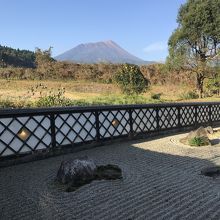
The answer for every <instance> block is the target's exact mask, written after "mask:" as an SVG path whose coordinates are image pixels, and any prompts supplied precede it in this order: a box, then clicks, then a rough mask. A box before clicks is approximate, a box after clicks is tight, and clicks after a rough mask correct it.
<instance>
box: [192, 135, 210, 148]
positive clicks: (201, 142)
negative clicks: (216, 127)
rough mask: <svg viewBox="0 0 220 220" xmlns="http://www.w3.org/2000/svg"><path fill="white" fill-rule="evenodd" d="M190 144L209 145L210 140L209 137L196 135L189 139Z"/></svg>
mask: <svg viewBox="0 0 220 220" xmlns="http://www.w3.org/2000/svg"><path fill="white" fill-rule="evenodd" d="M189 145H190V146H197V147H198V146H205V145H209V140H208V138H207V137H194V138H192V139H190V140H189Z"/></svg>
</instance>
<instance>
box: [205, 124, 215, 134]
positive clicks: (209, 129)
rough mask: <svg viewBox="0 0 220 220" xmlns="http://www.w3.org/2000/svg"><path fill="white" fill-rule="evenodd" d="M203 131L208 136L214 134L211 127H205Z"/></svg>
mask: <svg viewBox="0 0 220 220" xmlns="http://www.w3.org/2000/svg"><path fill="white" fill-rule="evenodd" d="M205 130H206V132H207V133H208V134H213V133H214V130H213V128H212V127H211V126H208V127H206V128H205Z"/></svg>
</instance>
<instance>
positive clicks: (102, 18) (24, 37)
mask: <svg viewBox="0 0 220 220" xmlns="http://www.w3.org/2000/svg"><path fill="white" fill-rule="evenodd" d="M185 2H186V0H0V7H1V10H0V21H1V25H0V44H1V45H6V46H11V47H13V48H20V49H29V50H34V49H35V47H39V48H42V49H47V48H49V46H52V47H53V56H56V55H58V54H60V53H62V52H64V51H66V50H69V49H71V48H73V47H75V46H77V45H78V44H80V43H87V42H97V41H104V40H113V41H115V42H116V43H118V44H119V45H120V46H121V47H123V48H124V49H126V50H127V51H128V52H130V53H132V54H134V55H135V56H138V57H140V58H142V59H144V60H155V61H162V60H165V57H166V55H167V41H168V39H169V36H170V35H171V33H172V31H173V30H174V29H175V28H176V27H177V23H176V17H177V13H178V9H179V7H180V5H181V4H183V3H185Z"/></svg>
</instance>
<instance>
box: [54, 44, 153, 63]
mask: <svg viewBox="0 0 220 220" xmlns="http://www.w3.org/2000/svg"><path fill="white" fill-rule="evenodd" d="M55 59H56V60H58V61H70V62H76V63H100V62H106V63H132V64H138V65H141V64H150V63H153V62H150V61H144V60H142V59H140V58H138V57H136V56H134V55H132V54H130V53H128V52H127V51H126V50H124V49H123V48H121V47H120V46H119V45H118V44H116V43H115V42H113V41H111V40H109V41H103V42H97V43H87V44H80V45H78V46H76V47H74V48H72V49H71V50H68V51H66V52H64V53H62V54H60V55H58V56H56V57H55Z"/></svg>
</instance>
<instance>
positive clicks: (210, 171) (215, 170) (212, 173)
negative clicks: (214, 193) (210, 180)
mask: <svg viewBox="0 0 220 220" xmlns="http://www.w3.org/2000/svg"><path fill="white" fill-rule="evenodd" d="M201 174H202V175H204V176H209V177H216V176H219V175H220V166H215V167H207V168H204V169H202V170H201Z"/></svg>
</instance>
